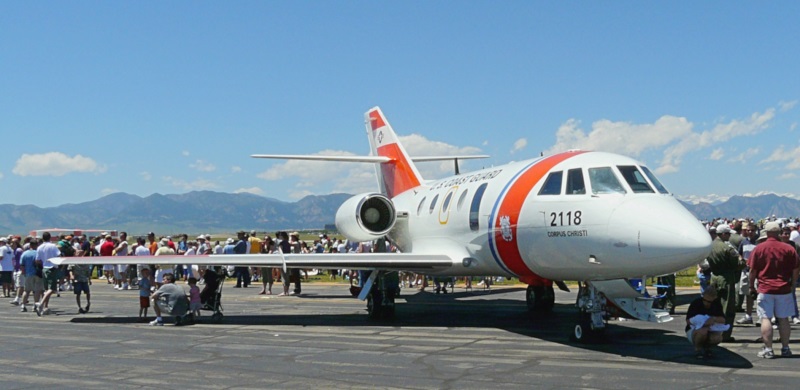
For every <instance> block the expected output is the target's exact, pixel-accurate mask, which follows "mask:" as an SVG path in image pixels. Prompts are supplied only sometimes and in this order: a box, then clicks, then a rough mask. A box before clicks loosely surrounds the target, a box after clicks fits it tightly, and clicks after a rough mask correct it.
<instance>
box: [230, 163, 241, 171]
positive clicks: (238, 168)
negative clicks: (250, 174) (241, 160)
mask: <svg viewBox="0 0 800 390" xmlns="http://www.w3.org/2000/svg"><path fill="white" fill-rule="evenodd" d="M241 171H242V167H238V166H235V165H234V166H232V167H231V173H239V172H241Z"/></svg>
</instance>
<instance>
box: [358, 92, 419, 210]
mask: <svg viewBox="0 0 800 390" xmlns="http://www.w3.org/2000/svg"><path fill="white" fill-rule="evenodd" d="M364 116H365V119H366V128H367V134H368V136H369V143H370V147H371V149H372V154H373V155H377V156H383V157H388V158H390V159H391V160H390V161H388V162H384V163H381V164H380V167H379V168H378V169H379V170H380V171H379V172H378V182H379V184H380V186H381V189H382V190H383V191H384V193H386V195H387V196H389V197H390V198H393V197H395V196H397V195H399V194H400V193H402V192H405V191H407V190H409V189H411V188H414V187H417V186H419V185H420V184H421V183H422V177H421V176H420V174H419V171H417V167H416V166H414V163H413V162H412V161H411V159H410V158H409V157H408V154H407V153H406V150H405V149H404V148H403V145H401V144H400V141H399V140H398V139H397V135H396V134H395V133H394V130H392V126H391V125H389V122H388V121H387V120H386V117H385V116H383V112H381V109H380V108H378V107H373V108H372V109H370V110H369V111H367V113H366V114H365V115H364Z"/></svg>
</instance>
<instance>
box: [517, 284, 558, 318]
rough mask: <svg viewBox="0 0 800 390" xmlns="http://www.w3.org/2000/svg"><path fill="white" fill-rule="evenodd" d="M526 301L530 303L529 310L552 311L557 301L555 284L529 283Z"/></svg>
mask: <svg viewBox="0 0 800 390" xmlns="http://www.w3.org/2000/svg"><path fill="white" fill-rule="evenodd" d="M525 303H527V304H528V311H532V312H533V311H550V310H553V306H554V305H555V303H556V294H555V292H554V291H553V286H532V285H528V289H527V291H525Z"/></svg>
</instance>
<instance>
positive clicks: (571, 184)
mask: <svg viewBox="0 0 800 390" xmlns="http://www.w3.org/2000/svg"><path fill="white" fill-rule="evenodd" d="M584 194H586V184H585V183H584V182H583V171H582V170H581V169H580V168H578V169H570V170H569V171H567V195H584Z"/></svg>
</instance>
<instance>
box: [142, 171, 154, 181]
mask: <svg viewBox="0 0 800 390" xmlns="http://www.w3.org/2000/svg"><path fill="white" fill-rule="evenodd" d="M139 176H141V177H142V180H144V181H150V179H152V178H153V175H151V174H150V172H147V171H144V172H139Z"/></svg>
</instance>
